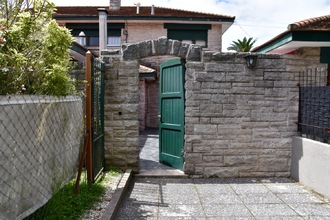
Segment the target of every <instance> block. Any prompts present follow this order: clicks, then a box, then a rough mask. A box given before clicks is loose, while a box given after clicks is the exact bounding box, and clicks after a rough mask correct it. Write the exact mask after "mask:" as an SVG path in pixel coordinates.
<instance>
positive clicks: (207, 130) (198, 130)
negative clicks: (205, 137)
mask: <svg viewBox="0 0 330 220" xmlns="http://www.w3.org/2000/svg"><path fill="white" fill-rule="evenodd" d="M194 133H195V134H214V135H216V133H217V126H216V125H211V124H209V125H202V124H200V125H194Z"/></svg>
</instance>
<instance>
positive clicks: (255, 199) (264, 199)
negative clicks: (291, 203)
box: [238, 193, 282, 204]
mask: <svg viewBox="0 0 330 220" xmlns="http://www.w3.org/2000/svg"><path fill="white" fill-rule="evenodd" d="M238 196H239V197H240V199H241V200H242V201H243V203H245V204H267V203H282V201H281V200H280V199H279V198H278V197H277V196H276V195H274V194H272V193H249V194H240V195H238Z"/></svg>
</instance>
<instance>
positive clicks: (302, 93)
mask: <svg viewBox="0 0 330 220" xmlns="http://www.w3.org/2000/svg"><path fill="white" fill-rule="evenodd" d="M299 85H300V86H299V118H298V131H300V132H301V134H302V136H305V137H307V138H310V139H313V140H318V141H321V142H329V141H330V87H329V86H326V85H327V72H326V71H325V70H324V69H321V68H315V69H309V70H308V71H306V72H303V73H300V82H299Z"/></svg>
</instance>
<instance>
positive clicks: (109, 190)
mask: <svg viewBox="0 0 330 220" xmlns="http://www.w3.org/2000/svg"><path fill="white" fill-rule="evenodd" d="M122 176H123V174H122V173H121V174H119V175H116V176H111V178H108V179H109V180H107V181H106V180H104V181H106V182H103V184H104V185H105V186H106V191H105V193H104V195H103V196H102V198H101V201H100V202H98V203H97V204H96V205H95V207H94V208H93V209H91V210H88V211H86V212H85V214H84V215H83V217H82V218H81V219H83V220H90V219H92V220H96V219H101V217H102V215H103V213H104V212H105V210H106V208H107V207H108V205H109V203H110V200H111V198H112V195H113V193H114V192H115V190H116V189H117V186H118V184H119V182H120V180H121V178H122Z"/></svg>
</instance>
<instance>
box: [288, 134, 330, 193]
mask: <svg viewBox="0 0 330 220" xmlns="http://www.w3.org/2000/svg"><path fill="white" fill-rule="evenodd" d="M329 161H330V145H329V144H325V143H321V142H318V141H314V140H310V139H307V138H302V137H294V138H293V144H292V162H291V177H292V178H293V179H295V180H297V181H299V182H300V183H302V184H304V185H305V186H307V187H310V188H311V189H313V190H315V191H316V192H318V193H320V194H322V195H325V196H327V197H328V198H330V188H329V183H330V163H329Z"/></svg>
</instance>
